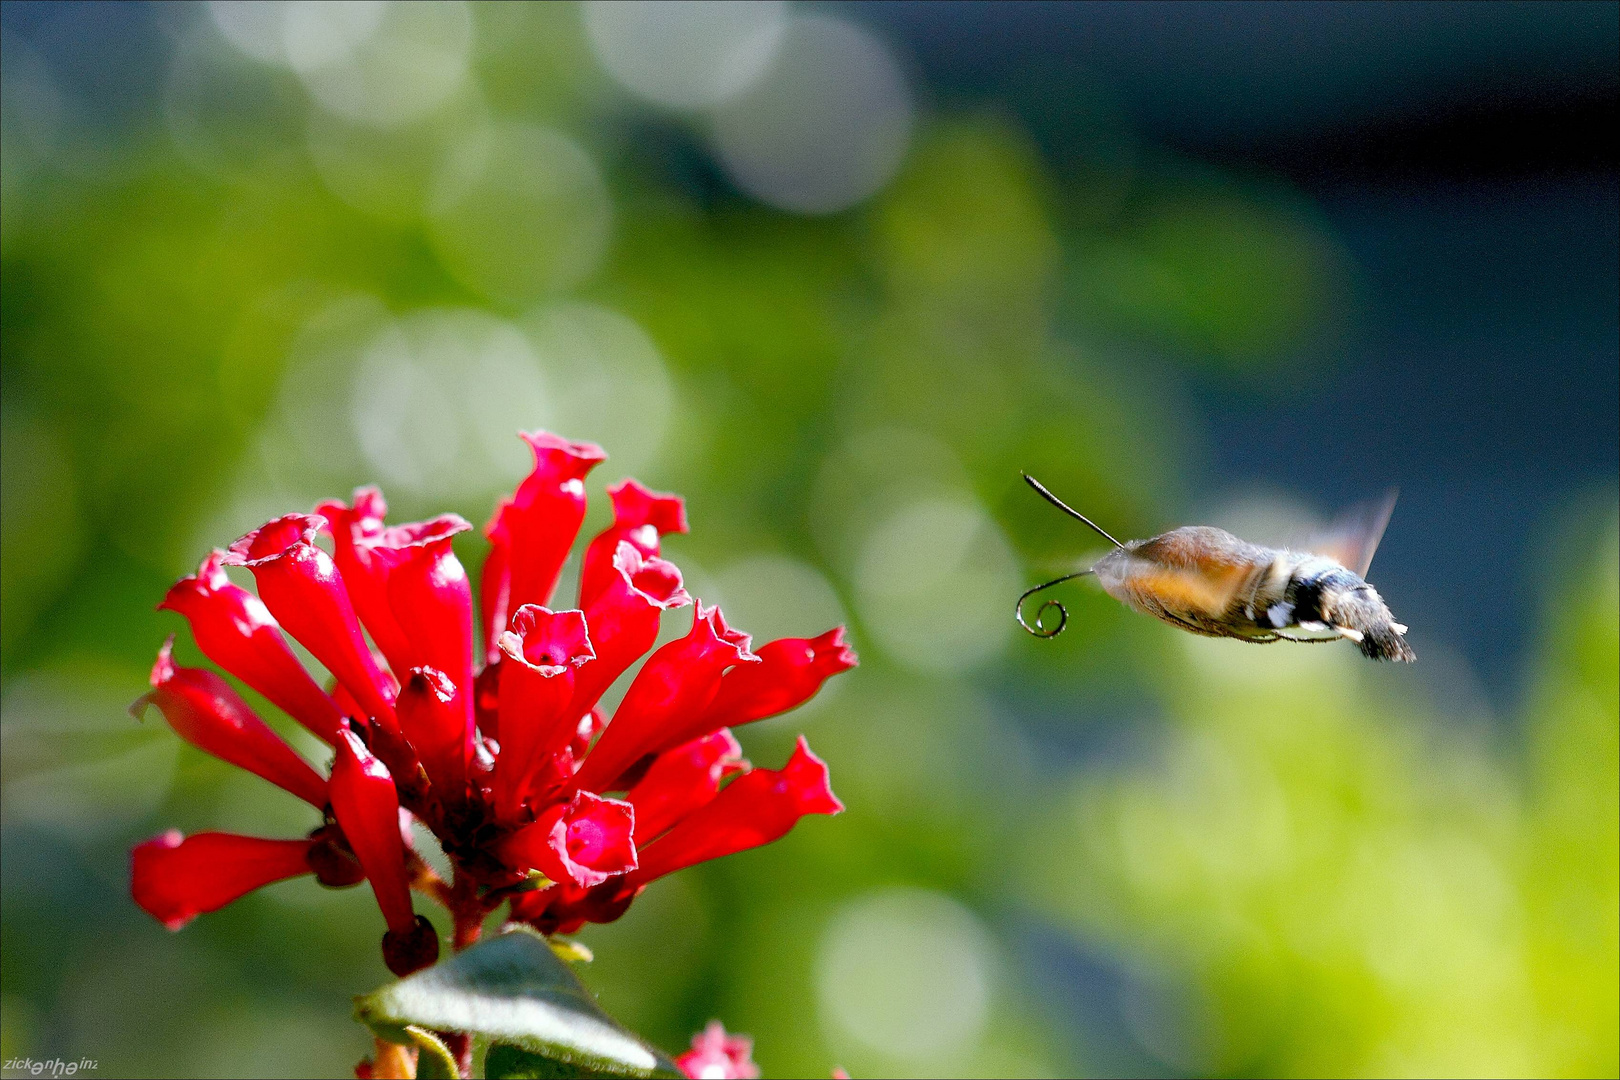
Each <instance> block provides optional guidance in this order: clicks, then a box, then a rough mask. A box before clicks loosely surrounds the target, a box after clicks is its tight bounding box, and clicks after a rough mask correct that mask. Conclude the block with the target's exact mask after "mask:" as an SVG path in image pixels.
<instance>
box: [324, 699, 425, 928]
mask: <svg viewBox="0 0 1620 1080" xmlns="http://www.w3.org/2000/svg"><path fill="white" fill-rule="evenodd" d="M331 794H332V816H333V817H335V818H337V823H338V825H339V826H341V827H342V829H343V835H344V836H345V837H347V838H348V841H349V847H350V848H352V849H353V850H354V854H355V858H357V859H359V860H360V865H361V866H362V867H363V868H364V869H365V871H366V877H367V878H368V879H369V880H370V881H371V889H372V892H374V893H376V894H377V906H378V907H380V908H381V909H382V913H383V918H384V919H386V920H387V921H388V929H389V930H391V931H394V932H396V933H400V934H408V933H410V932H411V931H412V929H413V927H414V926H415V923H416V915H415V913H414V912H413V911H412V910H411V891H410V883H409V880H408V879H407V877H406V872H405V840H404V838H403V837H401V836H400V832H399V795H398V793H397V792H396V791H395V790H394V780H393V777H392V776H391V775H390V774H389V772H388V767H387V766H386V765H384V764H383V763H382V762H381V761H379V760H378V759H377V758H376V757H375V756H373V755H372V753H371V751H370V750H369V749H367V748H366V744H365V743H363V742H361V741H360V739H359V737H358V736H356V735H355V733H354V732H353V731H351V730H349V729H348V728H345V729H344V730H343V731H342V732H340V733H339V737H338V744H337V759H336V760H335V761H334V762H333V763H332V784H331Z"/></svg>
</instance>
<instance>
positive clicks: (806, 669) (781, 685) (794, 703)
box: [707, 626, 856, 727]
mask: <svg viewBox="0 0 1620 1080" xmlns="http://www.w3.org/2000/svg"><path fill="white" fill-rule="evenodd" d="M758 656H759V659H760V662H759V663H757V664H739V665H737V666H736V667H734V668H732V669H731V670H730V671H728V672H726V675H725V677H724V678H723V679H721V680H720V689H719V691H718V692H717V693H716V694H715V695H714V703H713V704H712V705H710V706H709V715H708V717H707V721H708V722H709V723H711V724H713V725H714V726H715V727H737V726H739V725H741V724H747V723H750V722H752V721H754V720H764V719H765V718H766V717H770V716H776V715H778V714H780V713H785V712H787V711H788V710H789V709H796V708H798V707H799V706H800V705H803V704H804V703H805V702H806V701H809V700H810V698H811V697H813V696H814V695H815V692H816V691H817V690H820V689H821V684H822V683H824V682H826V681H827V680H828V679H830V678H832V677H833V676H834V675H837V674H838V673H839V672H841V671H848V670H849V669H850V668H852V667H854V666H855V664H856V656H855V650H854V649H851V648H850V647H849V646H848V645H847V644H846V643H845V642H844V628H843V627H842V626H839V627H835V628H833V629H831V630H829V631H827V632H826V633H825V634H822V635H821V636H820V637H813V638H779V639H777V640H776V641H773V642H770V643H769V644H768V645H765V646H763V647H761V648H760V650H759V653H758Z"/></svg>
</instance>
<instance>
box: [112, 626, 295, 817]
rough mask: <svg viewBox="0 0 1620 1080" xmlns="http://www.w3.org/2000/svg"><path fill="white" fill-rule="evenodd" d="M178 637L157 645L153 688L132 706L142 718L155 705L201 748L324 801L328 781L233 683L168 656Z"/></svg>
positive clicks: (287, 788)
mask: <svg viewBox="0 0 1620 1080" xmlns="http://www.w3.org/2000/svg"><path fill="white" fill-rule="evenodd" d="M173 647H174V638H173V637H172V636H171V637H170V638H169V640H167V641H165V642H164V643H163V647H162V648H161V649H159V650H158V655H157V662H156V663H154V664H153V665H152V678H151V682H152V689H151V691H150V692H148V693H146V694H143V695H142V696H141V697H140V698H139V699H137V700H136V702H135V704H133V705H131V706H130V707H129V711H130V713H131V714H132V715H133V716H135V717H136V719H139V718H140V716H141V714H142V713H143V712H144V711H145V709H146V706H147V705H156V706H157V707H158V711H159V712H161V713H162V714H163V718H164V719H165V720H167V721H168V722H169V726H170V727H172V728H174V731H175V734H177V735H179V736H180V737H181V738H182V739H184V740H186V741H187V742H188V743H190V744H191V745H193V746H195V747H196V748H197V749H199V750H202V751H204V752H205V753H209V754H212V755H214V756H215V757H217V758H219V759H220V760H222V761H228V762H230V763H231V764H232V765H235V766H236V767H237V768H240V769H246V770H247V771H248V772H250V773H254V774H255V775H257V776H262V777H264V778H265V779H266V780H268V781H270V782H271V783H272V784H275V785H276V786H277V787H280V788H285V789H286V790H287V791H290V792H292V793H293V794H294V795H296V796H298V797H299V798H300V799H303V800H304V801H305V802H307V803H309V804H310V805H311V806H314V807H316V808H317V809H320V808H322V807H325V806H326V798H327V788H326V781H325V780H322V779H321V777H320V774H319V773H317V772H316V771H315V770H314V769H313V768H311V767H310V765H309V762H307V761H305V760H304V759H303V758H301V757H299V756H298V752H297V751H295V750H294V749H293V748H292V747H290V746H288V745H287V744H286V742H284V741H283V740H282V738H281V736H280V735H277V734H276V733H275V732H274V731H272V730H271V729H270V725H268V724H266V723H265V722H264V721H263V720H260V719H259V718H258V717H257V716H255V715H254V713H253V710H252V709H250V708H248V706H247V702H245V701H243V700H242V699H241V698H240V697H239V696H237V693H236V691H235V690H233V689H231V685H230V683H228V682H226V681H225V680H224V679H223V678H221V677H220V676H218V675H215V674H214V673H213V672H212V671H207V670H204V669H202V668H183V667H176V666H175V663H174V660H173V659H172V658H171V657H170V655H169V654H170V650H171V649H172V648H173Z"/></svg>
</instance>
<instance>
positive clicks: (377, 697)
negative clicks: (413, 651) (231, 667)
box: [224, 514, 396, 727]
mask: <svg viewBox="0 0 1620 1080" xmlns="http://www.w3.org/2000/svg"><path fill="white" fill-rule="evenodd" d="M324 521H325V519H324V518H318V517H315V516H313V515H310V514H288V515H287V516H286V517H283V518H278V519H276V520H275V521H272V522H270V523H269V524H267V525H265V526H263V527H262V528H259V529H255V530H254V531H253V532H250V533H248V534H247V535H246V536H244V537H242V539H240V540H238V541H237V542H236V543H234V544H232V545H231V550H230V552H229V553H228V554H227V555H226V556H225V560H224V561H225V562H226V563H227V564H228V565H241V566H246V567H248V568H249V569H250V570H252V571H253V577H254V580H255V581H257V582H258V584H259V596H260V598H262V599H263V600H264V605H265V607H267V608H269V609H270V613H271V614H272V615H274V616H275V617H276V620H277V621H278V622H280V623H281V625H282V628H283V629H285V630H286V631H287V633H289V634H291V635H292V636H293V637H294V638H296V639H298V641H299V642H301V643H302V644H303V646H304V648H306V649H308V650H309V651H310V652H312V653H314V654H315V659H317V660H319V661H320V662H321V663H322V664H325V665H326V669H327V670H328V671H330V672H331V673H332V674H333V675H334V676H336V677H337V679H338V681H339V682H341V683H342V684H343V685H344V686H345V687H347V688H348V690H349V692H350V693H351V694H353V695H354V699H355V700H356V701H357V702H359V703H360V706H361V707H362V708H363V709H365V710H366V713H367V715H368V716H373V717H376V718H377V719H378V720H380V721H381V722H382V723H384V724H386V725H388V726H389V727H395V726H396V721H395V719H394V708H393V699H392V697H391V696H390V695H389V693H388V683H387V680H386V679H385V678H384V676H383V674H382V670H381V669H380V668H378V667H377V662H376V661H375V660H373V659H372V656H371V649H370V648H369V647H368V646H367V645H366V639H365V635H364V634H362V633H361V632H360V622H359V620H358V619H356V618H355V614H354V608H353V606H352V605H351V604H350V602H349V593H348V590H347V589H346V588H345V587H344V582H343V576H342V575H341V574H339V573H338V568H337V564H336V563H334V562H333V561H332V557H331V556H330V555H328V554H327V553H326V552H324V551H322V550H321V549H320V548H318V547H316V546H315V542H314V541H315V536H316V534H317V533H318V532H319V531H320V527H321V525H322V524H323V523H324Z"/></svg>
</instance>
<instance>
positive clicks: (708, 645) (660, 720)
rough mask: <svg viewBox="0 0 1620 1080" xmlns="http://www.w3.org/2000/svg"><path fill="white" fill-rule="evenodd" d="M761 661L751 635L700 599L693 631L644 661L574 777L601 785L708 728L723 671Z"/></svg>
mask: <svg viewBox="0 0 1620 1080" xmlns="http://www.w3.org/2000/svg"><path fill="white" fill-rule="evenodd" d="M757 663H759V657H757V656H755V655H754V654H753V653H751V652H749V651H748V635H747V634H742V633H738V632H737V631H734V630H732V629H730V628H729V627H727V626H726V622H725V619H724V618H722V617H721V615H720V609H719V608H705V607H704V606H703V605H702V604H701V603H700V604H698V606H697V610H696V613H695V615H694V617H693V619H692V631H691V633H689V634H687V635H686V636H685V637H684V638H681V639H680V640H679V641H672V642H670V643H669V644H668V645H665V646H664V647H663V648H661V649H659V650H658V651H657V652H655V653H653V654H652V656H651V657H650V658H649V659H648V660H647V662H646V663H645V664H643V665H642V667H641V671H639V672H638V673H637V674H636V679H635V681H634V682H633V683H631V684H630V689H629V690H628V691H626V692H625V695H624V700H623V701H622V702H620V704H619V708H618V711H616V712H615V713H614V714H613V719H612V720H610V721H609V722H608V726H607V730H606V731H604V732H602V737H601V738H600V739H599V740H597V743H596V746H594V747H593V748H592V749H591V752H590V754H589V755H588V756H587V757H586V758H585V764H584V765H583V766H581V767H580V771H579V773H578V775H577V776H576V777H575V782H576V783H577V784H578V785H579V786H580V787H582V788H585V789H586V790H588V791H601V790H603V789H604V788H606V787H607V786H608V785H610V784H612V783H613V782H614V781H615V780H617V779H618V778H619V775H620V774H621V773H623V772H624V771H625V770H626V769H628V768H629V767H630V766H631V765H633V764H635V762H636V760H637V759H638V758H640V757H641V756H642V755H644V754H656V753H657V752H658V751H660V750H667V749H669V748H670V747H672V746H678V745H680V744H681V743H683V742H686V741H688V740H689V739H692V738H695V737H696V736H698V735H704V734H707V733H708V732H707V731H706V730H705V729H704V724H705V723H706V718H705V714H706V712H707V710H708V707H709V703H710V702H711V701H712V700H713V699H714V695H715V691H716V690H717V689H718V688H719V686H720V676H721V674H722V673H724V671H725V670H726V668H728V667H730V666H732V665H733V664H757Z"/></svg>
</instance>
